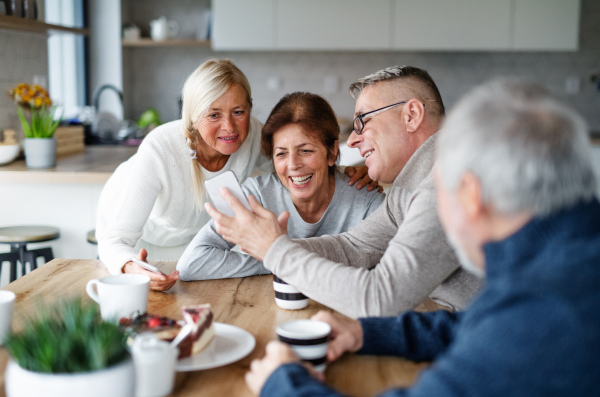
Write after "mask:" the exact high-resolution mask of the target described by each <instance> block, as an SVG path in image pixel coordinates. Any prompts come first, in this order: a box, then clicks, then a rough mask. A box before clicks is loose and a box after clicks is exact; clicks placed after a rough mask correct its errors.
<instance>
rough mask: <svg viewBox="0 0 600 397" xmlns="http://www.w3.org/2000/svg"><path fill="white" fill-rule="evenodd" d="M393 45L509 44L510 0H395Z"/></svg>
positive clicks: (403, 47) (437, 47)
mask: <svg viewBox="0 0 600 397" xmlns="http://www.w3.org/2000/svg"><path fill="white" fill-rule="evenodd" d="M394 16H395V18H394V41H393V48H395V49H401V50H432V51H433V50H500V49H508V48H509V46H510V36H511V32H510V18H511V0H444V1H440V0H418V1H415V0H395V9H394Z"/></svg>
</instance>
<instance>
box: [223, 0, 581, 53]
mask: <svg viewBox="0 0 600 397" xmlns="http://www.w3.org/2000/svg"><path fill="white" fill-rule="evenodd" d="M212 4H213V25H214V26H213V35H212V37H213V38H212V40H213V48H214V49H216V50H333V51H335V50H340V51H348V50H351V51H352V50H356V51H365V50H379V51H381V50H410V51H514V50H516V51H521V50H527V51H574V50H577V49H578V38H579V13H580V0H252V1H248V0H212Z"/></svg>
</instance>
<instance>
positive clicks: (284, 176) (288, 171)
mask: <svg viewBox="0 0 600 397" xmlns="http://www.w3.org/2000/svg"><path fill="white" fill-rule="evenodd" d="M334 158H335V156H334V157H331V156H330V155H329V153H328V152H327V148H326V147H325V146H323V144H322V143H321V142H319V141H318V140H316V139H315V138H313V137H311V136H310V135H308V134H306V132H305V131H304V129H303V128H302V127H301V126H299V125H297V124H288V125H286V126H284V127H283V128H281V129H280V130H278V131H277V132H276V133H275V134H274V135H273V163H274V165H275V171H276V172H277V176H279V179H280V180H281V183H283V186H285V187H286V188H287V189H288V190H289V191H290V195H291V197H292V201H294V203H298V202H300V201H310V200H314V199H316V198H317V197H321V195H328V193H329V187H330V186H329V183H330V174H329V166H332V165H333V164H334V160H333V159H334Z"/></svg>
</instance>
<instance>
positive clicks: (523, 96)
mask: <svg viewBox="0 0 600 397" xmlns="http://www.w3.org/2000/svg"><path fill="white" fill-rule="evenodd" d="M440 135H441V136H440V137H439V139H438V141H437V143H436V152H437V153H436V158H437V162H436V169H435V180H436V186H437V197H438V211H439V214H440V218H441V220H442V223H443V225H444V228H445V230H446V232H447V234H448V237H449V238H450V239H451V240H452V241H453V243H454V244H455V245H456V249H457V252H458V253H459V256H460V258H461V264H462V265H463V266H465V267H466V268H468V269H472V271H474V272H476V273H479V274H482V275H483V274H485V278H486V284H485V287H483V289H482V291H481V293H480V294H479V296H478V297H477V298H476V299H475V300H474V301H473V303H472V304H471V305H470V306H469V308H468V309H467V310H466V311H464V312H461V313H449V312H447V311H443V310H440V311H436V312H429V313H417V312H414V311H411V312H406V313H403V314H401V315H400V316H398V317H389V318H361V319H360V320H353V319H348V318H343V317H340V316H337V315H333V314H332V313H330V312H326V311H322V312H319V313H318V314H316V315H315V316H314V317H313V319H315V320H321V321H326V322H328V323H329V324H330V325H331V327H332V335H333V340H332V341H331V342H330V344H329V346H328V352H327V357H328V359H329V360H330V361H333V360H336V359H337V358H339V357H340V356H341V355H342V354H343V353H345V352H358V353H361V354H371V355H386V356H388V355H395V356H402V357H405V358H407V359H409V360H411V361H416V362H421V361H434V364H433V365H431V366H430V367H429V368H428V369H426V370H424V371H423V372H422V373H421V374H420V375H419V379H418V380H417V381H416V382H415V384H414V385H413V386H412V387H411V388H409V389H395V390H388V391H386V392H384V393H382V394H381V396H386V397H402V396H404V397H409V396H412V397H417V396H427V397H432V396H435V397H450V396H453V397H454V396H456V397H459V396H460V397H462V396H485V397H505V396H511V397H515V396H523V397H525V396H526V397H530V396H544V397H548V396H557V397H559V396H560V397H562V396H582V397H588V396H600V382H598V378H599V377H600V366H599V365H598V357H599V355H600V348H599V346H600V316H598V314H597V310H598V307H600V290H599V289H598V285H599V284H600V266H598V265H599V264H600V249H599V248H600V203H599V202H598V199H597V198H596V197H595V196H596V187H597V184H598V181H597V179H596V176H595V175H594V168H593V165H592V156H591V151H590V148H589V137H588V127H587V125H586V123H585V121H584V119H583V118H582V117H581V116H580V115H579V114H577V113H576V112H575V111H574V110H572V109H571V108H569V107H568V106H567V105H566V104H564V103H562V102H561V101H559V100H558V99H556V98H555V97H554V96H553V95H551V94H550V93H549V92H548V91H546V90H545V89H543V88H541V87H540V86H537V85H535V84H531V83H526V82H522V81H518V80H512V79H508V80H507V79H502V80H497V81H493V82H490V83H487V84H484V85H482V86H480V87H477V88H476V89H474V90H472V91H471V92H470V93H469V94H468V95H467V96H465V97H464V98H463V99H462V100H461V101H460V102H459V103H458V104H457V106H456V107H454V109H452V111H451V112H450V114H449V116H448V119H447V120H446V121H445V122H444V127H443V129H442V132H441V133H440ZM411 161H412V160H411ZM266 352H267V353H266V356H265V357H264V358H263V359H261V360H254V361H253V362H252V363H251V365H250V370H251V372H249V373H247V374H246V383H247V384H248V386H249V387H250V389H251V390H252V391H254V392H255V393H256V394H258V393H259V392H260V395H261V396H263V397H267V396H332V397H333V396H336V397H340V396H341V394H340V393H338V392H336V391H334V390H332V389H331V388H329V387H328V386H326V385H324V384H323V383H321V382H319V381H317V380H316V379H315V378H314V377H312V376H311V374H310V373H309V371H308V370H307V368H305V367H304V366H303V365H302V364H301V363H300V361H299V360H298V358H297V357H296V356H295V355H294V353H293V352H292V350H291V349H290V347H289V346H288V345H286V344H282V343H280V342H275V341H272V342H269V344H267V347H266ZM321 378H322V376H321Z"/></svg>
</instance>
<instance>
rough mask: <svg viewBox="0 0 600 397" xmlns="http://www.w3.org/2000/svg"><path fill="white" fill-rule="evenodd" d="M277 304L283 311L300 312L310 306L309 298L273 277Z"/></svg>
mask: <svg viewBox="0 0 600 397" xmlns="http://www.w3.org/2000/svg"><path fill="white" fill-rule="evenodd" d="M273 289H274V290H275V303H277V306H279V307H281V308H282V309H288V310H298V309H304V308H305V307H306V306H308V298H307V297H306V295H304V294H303V293H301V292H300V290H298V288H296V287H294V286H293V285H289V284H288V283H286V282H285V281H283V280H282V279H280V278H279V277H277V276H276V275H273Z"/></svg>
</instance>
